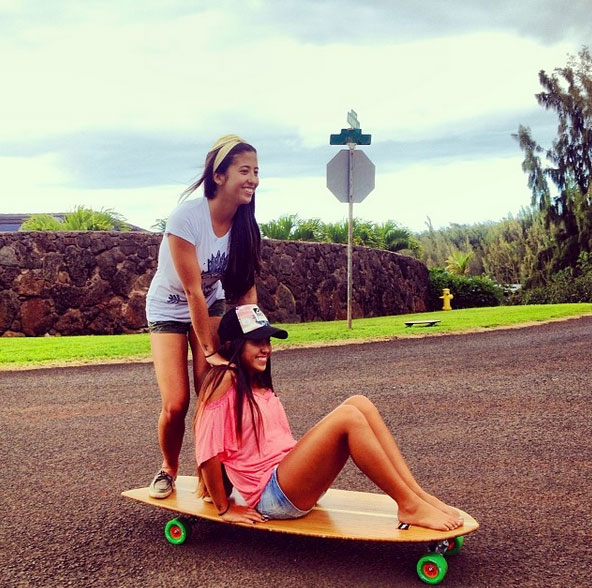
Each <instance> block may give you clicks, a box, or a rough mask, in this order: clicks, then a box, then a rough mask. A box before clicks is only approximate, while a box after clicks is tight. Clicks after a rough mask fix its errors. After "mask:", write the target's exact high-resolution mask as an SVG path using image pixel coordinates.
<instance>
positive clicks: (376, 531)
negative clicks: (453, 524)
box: [122, 476, 479, 585]
mask: <svg viewBox="0 0 592 588" xmlns="http://www.w3.org/2000/svg"><path fill="white" fill-rule="evenodd" d="M175 486H176V489H175V491H174V492H173V493H172V494H171V495H170V496H169V497H167V498H160V499H156V498H151V497H150V496H149V495H148V488H136V489H134V490H127V491H126V492H123V493H122V495H123V496H125V497H126V498H131V499H133V500H137V501H139V502H143V503H145V504H150V505H152V506H156V507H158V508H164V509H166V510H170V511H172V512H174V513H177V514H178V515H179V516H177V517H175V518H173V519H172V520H170V521H169V522H168V523H167V524H166V526H165V529H164V534H165V537H166V539H167V540H168V541H169V542H170V543H172V544H173V545H180V544H182V543H184V542H185V541H186V540H187V539H188V538H189V536H190V534H191V526H192V523H193V522H195V521H197V520H199V519H206V520H209V521H214V522H217V523H223V524H240V525H241V526H244V527H248V528H250V529H256V530H259V531H270V532H278V533H290V534H293V535H303V536H308V537H322V538H334V539H353V540H359V541H384V542H393V543H397V542H400V543H408V542H410V543H427V544H428V545H429V552H428V553H427V554H426V555H424V556H423V557H421V558H420V559H419V561H418V562H417V574H418V576H419V578H420V579H421V580H422V581H423V582H425V583H426V584H432V585H434V584H439V583H440V582H441V581H442V580H443V579H444V576H445V575H446V572H447V570H448V563H447V560H446V557H445V556H450V555H456V554H457V553H458V552H459V551H460V549H461V547H462V545H463V543H464V536H465V535H468V534H469V533H472V532H473V531H476V530H477V529H478V528H479V523H478V522H477V521H476V520H475V519H474V518H473V517H471V516H470V515H468V514H467V513H465V512H463V513H462V514H463V516H464V525H463V526H462V527H460V528H458V529H455V530H453V531H434V530H431V529H424V528H423V527H415V526H408V525H399V521H398V520H397V504H396V503H395V501H394V500H392V499H391V498H390V497H389V496H387V495H385V494H373V493H368V492H352V491H349V490H337V489H334V488H331V489H329V490H328V491H327V493H326V494H325V495H324V496H323V497H322V498H321V499H320V500H319V502H318V504H317V505H316V506H315V507H314V508H313V510H312V511H311V512H310V513H309V514H308V515H306V516H305V517H302V518H300V519H291V520H269V521H266V522H264V523H257V524H255V525H251V524H242V523H227V522H225V521H224V520H223V519H221V518H220V517H219V516H218V513H217V511H216V508H215V506H214V505H213V504H211V503H208V502H204V501H203V500H202V499H201V498H198V497H197V496H196V493H195V490H196V488H197V478H195V477H192V476H179V477H178V478H177V481H176V484H175Z"/></svg>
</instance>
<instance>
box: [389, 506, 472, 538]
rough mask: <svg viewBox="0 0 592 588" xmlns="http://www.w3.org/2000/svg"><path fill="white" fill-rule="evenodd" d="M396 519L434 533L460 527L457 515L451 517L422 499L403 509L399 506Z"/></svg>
mask: <svg viewBox="0 0 592 588" xmlns="http://www.w3.org/2000/svg"><path fill="white" fill-rule="evenodd" d="M398 517H399V522H401V523H407V524H408V525H415V526H417V527H426V528H428V529H435V530H436V531H452V530H454V529H458V527H461V526H462V521H459V520H458V513H456V515H454V516H451V515H449V514H447V513H444V512H442V511H441V510H440V509H439V508H436V507H435V506H432V505H431V504H428V503H427V502H425V501H424V500H422V499H418V500H417V502H415V503H413V504H410V505H407V506H404V507H403V506H401V505H399V514H398Z"/></svg>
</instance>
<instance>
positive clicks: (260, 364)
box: [194, 304, 463, 531]
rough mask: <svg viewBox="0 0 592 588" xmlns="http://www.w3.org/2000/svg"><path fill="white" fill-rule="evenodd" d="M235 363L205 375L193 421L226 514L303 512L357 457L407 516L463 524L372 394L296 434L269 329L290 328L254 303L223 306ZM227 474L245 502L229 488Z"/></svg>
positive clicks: (204, 476)
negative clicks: (417, 474)
mask: <svg viewBox="0 0 592 588" xmlns="http://www.w3.org/2000/svg"><path fill="white" fill-rule="evenodd" d="M218 333H219V335H220V340H221V341H222V343H223V348H222V351H221V353H222V354H223V355H224V357H226V358H227V359H228V361H229V362H230V364H227V365H224V366H221V367H218V368H215V369H213V370H211V372H210V373H209V374H208V375H207V377H206V379H205V380H204V382H203V385H202V389H201V391H200V395H199V404H198V410H197V412H196V418H195V421H194V426H195V443H196V449H195V451H196V458H197V466H198V470H199V473H200V478H201V480H202V481H203V483H204V484H205V487H206V489H207V491H208V493H209V495H210V497H211V498H212V500H213V502H214V504H215V505H216V508H217V509H218V513H219V514H220V516H221V517H222V518H223V519H224V520H227V521H229V522H246V523H249V522H250V523H257V522H260V521H263V520H265V519H267V518H271V519H273V518H275V519H290V518H297V517H301V516H304V515H306V514H307V513H308V512H309V511H310V510H311V509H312V507H313V506H314V505H315V504H316V502H317V500H318V499H319V498H320V497H321V496H322V495H323V493H324V492H325V491H326V490H327V489H328V488H329V486H330V485H331V484H332V482H333V480H334V479H335V478H336V477H337V475H338V474H339V472H340V471H341V470H342V468H343V467H344V465H345V463H346V462H347V460H348V458H349V457H351V458H352V459H353V461H354V463H355V464H356V465H357V466H358V468H359V469H360V470H361V471H362V472H364V473H365V474H366V475H367V476H368V477H369V478H370V479H371V480H372V481H373V482H374V483H375V484H376V485H377V486H379V487H380V488H381V489H382V490H383V491H384V492H385V493H386V494H388V495H389V496H391V497H392V498H393V499H394V500H395V501H396V502H397V505H398V518H399V521H400V522H401V523H408V524H410V525H417V526H420V527H427V528H430V529H437V530H441V531H446V530H452V529H456V528H458V527H460V526H462V525H463V519H462V516H461V514H460V513H459V511H457V510H456V509H454V508H452V507H450V506H448V505H447V504H445V503H444V502H442V501H441V500H439V499H437V498H436V497H435V496H432V495H431V494H428V493H427V492H426V491H425V490H423V489H422V488H421V486H420V485H419V484H418V483H417V481H416V480H415V478H414V477H413V475H412V473H411V471H410V470H409V468H408V466H407V464H406V462H405V460H404V458H403V456H402V454H401V452H400V451H399V448H398V445H397V443H396V441H395V439H394V438H393V436H392V435H391V433H390V431H389V430H388V428H387V427H386V425H385V423H384V421H383V419H382V417H381V416H380V414H379V412H378V410H377V409H376V407H375V406H374V404H372V402H371V401H370V400H368V398H366V397H364V396H352V397H351V398H349V399H348V400H346V401H345V402H344V403H343V404H341V405H340V406H338V407H337V408H336V409H335V410H333V412H331V413H329V414H328V415H327V416H326V417H325V418H324V419H322V420H321V421H320V422H319V423H317V424H316V425H315V426H314V427H313V428H312V429H311V430H310V431H308V433H306V434H305V435H304V437H302V439H300V441H298V442H296V441H295V440H294V438H293V437H292V434H291V433H290V427H289V425H288V421H287V418H286V414H285V412H284V409H283V407H282V405H281V403H280V401H279V399H278V398H277V396H275V394H274V392H273V386H272V381H271V365H270V356H271V345H270V339H269V338H270V337H280V338H285V337H287V336H288V334H287V333H286V331H284V330H282V329H277V328H275V327H273V326H271V325H270V324H269V322H267V319H266V318H265V316H264V315H263V313H262V312H261V311H260V310H259V309H258V308H257V306H255V305H253V304H249V305H245V306H239V307H237V308H236V309H232V310H230V311H228V313H226V315H225V316H224V317H223V318H222V321H221V322H220V326H219V328H218ZM222 465H223V466H224V468H225V473H226V475H227V476H228V479H229V480H230V482H231V483H232V484H233V485H234V487H235V488H236V490H238V492H239V493H240V494H241V496H242V497H243V499H244V500H245V502H246V504H247V506H238V505H236V504H235V503H234V502H233V501H232V500H230V499H229V497H228V492H227V488H226V485H225V478H224V474H223V470H222Z"/></svg>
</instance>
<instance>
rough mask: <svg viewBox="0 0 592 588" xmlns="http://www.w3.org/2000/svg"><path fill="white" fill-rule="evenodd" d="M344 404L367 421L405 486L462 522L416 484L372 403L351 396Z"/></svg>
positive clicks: (393, 439)
mask: <svg viewBox="0 0 592 588" xmlns="http://www.w3.org/2000/svg"><path fill="white" fill-rule="evenodd" d="M344 404H351V405H352V406H355V407H356V408H358V409H359V410H360V411H361V412H362V413H363V415H364V416H365V417H366V420H367V421H368V424H369V425H370V427H371V428H372V431H373V432H374V434H375V435H376V438H377V439H378V442H379V443H380V444H381V446H382V448H383V449H384V451H385V453H386V454H387V455H388V457H389V459H390V460H391V463H392V464H393V466H394V467H395V468H396V469H397V471H398V472H399V475H400V476H401V478H403V480H404V481H405V483H406V484H407V486H409V488H411V489H412V490H413V491H414V492H415V493H416V494H417V495H418V496H419V497H420V498H423V500H425V501H426V502H427V503H429V504H431V505H432V506H435V507H436V508H439V509H440V510H442V511H443V512H445V513H447V514H449V515H451V516H454V517H456V518H458V520H459V521H461V522H462V520H463V519H462V516H461V515H460V514H459V512H458V510H456V509H455V508H453V507H452V506H449V505H447V504H446V503H444V502H442V501H441V500H439V499H438V498H436V497H435V496H433V495H431V494H429V493H428V492H426V491H425V490H424V489H423V488H422V487H421V486H420V485H419V484H418V482H417V480H416V479H415V477H414V476H413V474H412V473H411V470H410V469H409V466H408V465H407V462H406V461H405V458H404V457H403V454H402V453H401V451H400V450H399V446H398V445H397V442H396V441H395V438H394V437H393V435H392V433H391V432H390V430H389V428H388V427H387V426H386V424H385V422H384V420H383V419H382V416H381V415H380V413H379V412H378V409H377V408H376V406H374V404H373V403H372V401H371V400H369V399H368V398H366V397H365V396H352V397H351V398H348V399H347V400H346V401H345V402H344Z"/></svg>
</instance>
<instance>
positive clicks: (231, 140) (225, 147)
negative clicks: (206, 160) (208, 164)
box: [210, 135, 246, 173]
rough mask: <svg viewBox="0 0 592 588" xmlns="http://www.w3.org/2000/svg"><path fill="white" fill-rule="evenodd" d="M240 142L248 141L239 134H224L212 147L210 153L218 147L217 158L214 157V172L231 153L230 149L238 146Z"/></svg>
mask: <svg viewBox="0 0 592 588" xmlns="http://www.w3.org/2000/svg"><path fill="white" fill-rule="evenodd" d="M239 143H246V141H245V140H244V139H241V138H240V137H239V136H238V135H224V136H223V137H220V138H219V139H218V140H217V141H216V142H215V143H214V144H213V145H212V147H211V149H210V153H211V152H212V151H216V149H218V153H216V159H214V173H216V170H217V169H218V167H219V166H220V164H221V163H222V162H223V161H224V158H225V157H226V156H227V155H228V154H229V153H230V151H231V150H232V149H233V148H234V147H236V146H237V145H238V144H239Z"/></svg>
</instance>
